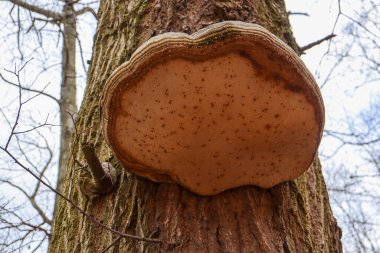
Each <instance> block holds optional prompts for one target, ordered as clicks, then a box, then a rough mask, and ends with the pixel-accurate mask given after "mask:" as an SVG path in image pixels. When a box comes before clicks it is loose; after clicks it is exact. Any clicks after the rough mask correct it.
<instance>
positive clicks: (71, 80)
mask: <svg viewBox="0 0 380 253" xmlns="http://www.w3.org/2000/svg"><path fill="white" fill-rule="evenodd" d="M71 2H72V1H66V2H65V6H64V8H63V12H62V14H63V16H64V17H63V18H62V25H63V47H62V83H61V98H60V101H61V104H60V106H59V110H60V116H61V121H60V122H61V142H60V150H59V164H58V166H59V169H58V181H57V187H56V188H57V190H58V191H62V190H63V182H64V180H65V177H66V171H67V166H68V164H67V163H68V160H69V156H70V138H71V136H72V134H73V133H74V122H73V119H72V118H71V116H70V114H71V115H72V116H75V113H76V112H77V103H76V96H77V92H76V87H77V86H76V69H75V60H76V45H75V43H76V38H77V34H76V33H77V30H76V16H75V13H74V6H73V3H71Z"/></svg>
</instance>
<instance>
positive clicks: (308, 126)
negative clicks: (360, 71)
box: [102, 22, 324, 195]
mask: <svg viewBox="0 0 380 253" xmlns="http://www.w3.org/2000/svg"><path fill="white" fill-rule="evenodd" d="M102 109H103V115H102V124H103V128H104V134H105V138H106V140H107V142H108V144H109V145H110V146H111V148H112V149H113V151H114V152H115V154H116V156H117V158H118V159H119V160H120V161H121V163H122V164H123V165H124V166H125V167H126V168H128V169H130V170H131V171H132V172H134V173H136V174H137V175H140V176H143V177H146V178H149V179H151V180H153V181H157V182H176V183H179V184H181V185H183V186H184V187H186V188H188V189H190V190H191V191H193V192H195V193H198V194H201V195H213V194H217V193H219V192H222V191H224V190H226V189H230V188H234V187H237V186H242V185H256V186H260V187H264V188H269V187H272V186H274V185H276V184H278V183H281V182H284V181H287V180H292V179H294V178H296V177H298V176H299V175H301V174H302V173H303V172H304V171H306V170H307V169H308V167H309V166H310V164H311V163H312V161H313V159H314V156H315V154H316V151H317V148H318V145H319V142H320V140H321V134H322V128H323V124H324V107H323V102H322V98H321V95H320V92H319V89H318V87H317V85H316V83H315V81H314V79H313V77H312V76H311V74H310V73H309V71H308V70H307V69H306V67H305V66H304V64H303V63H302V62H301V60H300V59H299V57H298V56H297V54H296V53H294V52H293V51H292V49H291V48H289V47H288V46H287V45H286V44H285V43H283V42H282V41H281V40H280V39H278V38H277V37H275V36H274V35H273V34H271V33H270V32H268V31H267V30H265V29H264V28H262V27H260V26H258V25H253V24H247V23H242V22H222V23H218V24H214V25H211V26H209V27H207V28H205V29H203V30H201V31H199V32H197V33H194V34H192V35H186V34H183V33H166V34H163V35H159V36H157V37H154V38H152V39H150V40H149V41H147V42H146V43H145V44H143V45H142V46H141V47H140V48H139V49H138V50H137V51H136V52H135V53H134V54H133V55H132V57H131V59H130V60H129V61H128V62H126V63H124V64H123V65H121V66H120V67H119V68H117V69H116V70H115V71H114V72H113V74H112V75H111V77H110V78H109V79H108V81H107V84H106V88H105V93H104V100H103V108H102Z"/></svg>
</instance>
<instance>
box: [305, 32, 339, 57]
mask: <svg viewBox="0 0 380 253" xmlns="http://www.w3.org/2000/svg"><path fill="white" fill-rule="evenodd" d="M335 36H336V35H335V34H329V35H327V36H326V37H324V38H322V39H320V40H317V41H314V42H312V43H310V44H307V45H306V46H303V47H300V51H301V54H303V53H305V51H306V50H309V49H310V48H313V47H315V46H317V45H319V44H321V43H322V42H324V41H327V40H331V39H332V38H334V37H335Z"/></svg>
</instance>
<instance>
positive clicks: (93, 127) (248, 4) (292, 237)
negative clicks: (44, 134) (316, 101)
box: [50, 0, 342, 253]
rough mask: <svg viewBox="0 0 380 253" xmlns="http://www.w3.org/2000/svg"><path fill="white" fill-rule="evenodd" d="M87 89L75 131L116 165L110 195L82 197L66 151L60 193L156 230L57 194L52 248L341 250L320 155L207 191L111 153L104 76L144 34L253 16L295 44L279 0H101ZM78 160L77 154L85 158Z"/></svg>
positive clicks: (81, 178)
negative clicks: (267, 184) (131, 169)
mask: <svg viewBox="0 0 380 253" xmlns="http://www.w3.org/2000/svg"><path fill="white" fill-rule="evenodd" d="M98 17H99V23H98V28H97V33H96V36H95V44H94V50H93V57H92V61H91V62H92V63H91V67H90V71H89V77H88V80H89V81H88V85H87V87H86V91H85V98H84V101H83V104H82V107H81V110H80V113H79V117H78V132H79V133H81V135H80V136H79V140H78V141H76V142H74V143H72V148H73V151H74V152H73V153H74V154H75V159H77V160H78V161H82V162H83V155H82V154H81V152H80V143H83V142H85V143H91V144H93V145H94V146H95V147H96V149H97V152H98V154H99V155H100V158H101V160H103V161H111V162H112V164H113V165H114V167H115V168H116V169H117V170H118V171H119V173H120V179H119V185H118V186H117V188H116V189H115V191H114V192H112V193H111V194H109V195H106V196H102V197H87V196H86V195H85V194H83V193H82V192H81V190H80V189H81V185H83V184H85V183H86V182H87V178H88V174H89V173H88V172H87V171H86V170H84V169H80V166H79V165H78V163H74V161H73V160H74V159H73V157H71V158H70V163H69V168H68V173H67V176H66V182H65V188H64V193H65V194H66V195H67V196H68V197H69V198H71V199H72V200H73V201H75V202H76V203H78V204H79V205H80V206H81V207H83V209H85V210H86V211H87V212H88V213H90V214H91V215H93V216H94V217H95V218H97V219H98V220H100V221H101V222H103V223H104V224H107V225H108V226H109V227H112V228H114V229H117V230H119V231H121V232H124V233H130V234H135V235H139V236H144V237H154V238H159V239H161V240H162V243H161V244H155V243H147V242H138V241H133V240H130V239H125V238H121V239H118V238H119V236H118V235H115V234H112V233H110V232H108V231H105V230H103V229H101V228H99V227H98V226H96V225H95V224H93V223H91V222H90V221H89V220H87V219H86V218H84V217H83V216H82V215H80V214H79V212H77V210H75V209H74V208H72V207H71V206H70V205H69V204H68V203H66V202H64V201H61V202H60V205H59V208H58V210H57V212H56V215H55V219H54V221H55V222H54V228H53V235H52V240H51V244H50V252H102V251H103V250H105V249H107V248H108V251H107V252H284V253H285V252H286V253H287V252H341V251H342V249H341V243H340V237H341V232H340V229H339V227H338V226H337V224H336V221H335V219H334V217H333V215H332V212H331V209H330V205H329V199H328V194H327V191H326V187H325V183H324V180H323V176H322V173H321V166H320V163H319V161H318V159H316V160H315V162H314V163H313V165H312V166H311V167H310V168H309V170H308V171H307V172H306V173H304V175H302V176H301V177H299V178H298V179H297V180H294V181H291V182H287V183H283V184H280V185H278V186H276V187H274V188H272V189H270V190H263V189H259V188H257V187H254V186H245V187H240V188H237V189H232V190H228V191H225V192H223V193H221V194H219V195H216V196H213V197H202V196H198V195H195V194H193V193H191V192H189V191H188V190H186V189H184V188H182V187H181V186H178V185H175V184H168V183H161V184H160V183H153V182H150V181H148V180H145V179H143V178H140V177H137V176H135V175H133V174H131V173H128V172H127V170H126V169H124V168H122V167H121V166H120V165H119V164H118V162H117V161H116V159H115V158H114V157H113V156H112V152H111V151H110V150H109V148H108V147H107V145H106V144H105V142H104V139H103V136H102V130H101V127H100V113H101V111H100V105H99V101H100V99H101V97H102V92H103V85H104V83H105V81H106V80H107V78H108V77H109V75H110V74H111V72H112V71H113V70H114V69H115V68H116V67H118V66H119V65H120V64H121V63H123V62H124V61H126V60H128V59H129V57H130V55H131V54H132V52H133V51H134V50H135V49H136V48H137V46H139V45H140V44H141V43H143V42H144V41H146V40H147V39H149V38H150V37H152V36H154V35H157V34H160V33H164V32H168V31H181V32H186V33H193V32H195V31H197V30H199V29H201V28H203V27H205V26H207V25H210V24H212V23H215V22H219V21H223V20H241V21H245V22H251V23H258V24H260V25H262V26H264V27H265V28H267V29H268V30H270V31H271V32H272V33H274V34H276V35H277V36H278V37H279V38H281V39H282V40H284V41H285V42H286V43H288V44H289V45H290V46H291V47H292V48H293V49H294V50H296V51H297V45H296V43H295V41H294V38H293V36H292V32H291V28H290V25H289V21H288V18H287V13H286V10H285V5H284V2H283V1H282V0H275V1H269V0H255V1H245V0H233V1H217V0H214V1H179V0H178V1H176V0H173V1H160V0H152V1H146V0H145V1H144V0H135V1H122V0H114V1H107V0H104V1H102V2H101V5H100V10H99V14H98ZM83 163H84V162H83Z"/></svg>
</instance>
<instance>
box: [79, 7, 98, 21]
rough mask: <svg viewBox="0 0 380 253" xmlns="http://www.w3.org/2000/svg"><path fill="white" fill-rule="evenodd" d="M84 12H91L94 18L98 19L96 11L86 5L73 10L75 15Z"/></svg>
mask: <svg viewBox="0 0 380 253" xmlns="http://www.w3.org/2000/svg"><path fill="white" fill-rule="evenodd" d="M86 12H89V13H91V14H92V15H93V16H94V18H95V19H98V15H97V14H96V11H95V10H94V9H93V8H91V7H88V6H86V7H84V8H82V9H80V10H79V11H76V12H75V15H76V16H80V15H82V14H84V13H86Z"/></svg>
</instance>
